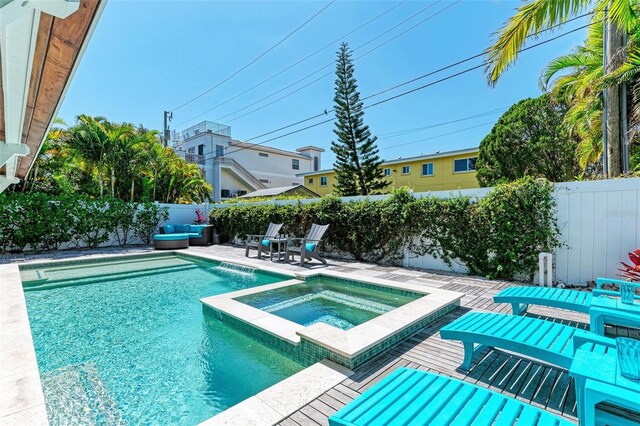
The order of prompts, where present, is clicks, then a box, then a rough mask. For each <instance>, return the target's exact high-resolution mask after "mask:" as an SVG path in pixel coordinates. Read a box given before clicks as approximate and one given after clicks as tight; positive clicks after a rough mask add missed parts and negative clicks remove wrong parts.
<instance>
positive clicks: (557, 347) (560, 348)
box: [549, 328, 576, 353]
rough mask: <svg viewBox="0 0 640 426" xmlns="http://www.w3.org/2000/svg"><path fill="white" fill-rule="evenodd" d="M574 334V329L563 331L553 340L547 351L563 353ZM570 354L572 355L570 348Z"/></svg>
mask: <svg viewBox="0 0 640 426" xmlns="http://www.w3.org/2000/svg"><path fill="white" fill-rule="evenodd" d="M575 333H576V330H575V329H571V328H565V329H563V330H562V331H561V332H560V334H559V335H558V337H557V338H556V339H555V342H553V344H552V345H551V346H550V347H549V350H551V351H554V352H556V351H557V352H561V353H564V350H565V349H566V348H568V347H569V346H570V343H571V341H572V340H573V335H574V334H575ZM571 352H572V353H573V352H574V351H573V348H571Z"/></svg>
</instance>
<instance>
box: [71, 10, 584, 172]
mask: <svg viewBox="0 0 640 426" xmlns="http://www.w3.org/2000/svg"><path fill="white" fill-rule="evenodd" d="M328 3H329V2H328V1H326V2H316V1H281V2H272V1H259V2H249V1H227V2H217V1H177V0H175V1H122V0H110V1H109V2H108V4H107V6H106V8H105V10H104V13H103V15H102V18H101V20H100V22H99V24H98V26H97V28H96V31H95V32H94V34H93V37H92V39H91V41H90V43H89V46H88V48H87V50H86V52H85V55H84V57H83V60H82V62H81V64H80V66H79V67H78V70H77V72H76V74H75V77H74V80H73V82H72V83H71V86H70V88H69V90H68V92H67V95H66V98H65V100H64V102H63V104H62V107H61V110H60V112H59V116H60V117H62V118H63V119H65V120H66V121H67V123H69V124H71V123H72V122H73V120H74V117H75V116H77V115H78V114H81V113H85V114H92V115H102V116H106V117H107V118H109V119H110V120H114V121H127V122H133V123H143V124H144V125H145V126H146V127H150V128H157V129H161V127H162V117H163V115H162V114H163V111H164V110H173V111H174V118H173V122H172V125H171V127H172V128H174V129H177V130H182V129H184V128H186V127H188V126H190V125H192V124H196V123H198V122H199V121H202V120H204V119H207V120H211V121H218V122H221V123H224V124H229V125H230V126H231V129H232V130H231V132H232V137H234V138H235V139H240V140H247V139H250V138H254V137H255V136H258V135H261V134H263V133H266V132H269V131H271V130H274V129H277V128H279V127H282V126H286V125H288V124H291V123H293V122H296V121H298V120H302V119H305V118H307V117H310V116H313V115H316V114H319V113H322V112H323V111H324V110H325V109H328V110H329V109H331V108H332V107H333V90H334V89H333V84H334V77H333V75H330V76H328V77H325V78H323V79H321V80H319V81H317V82H316V83H314V84H311V85H310V86H308V87H306V88H304V89H302V90H300V91H298V92H297V93H294V94H292V95H291V96H288V97H286V98H284V99H282V100H280V101H278V102H276V103H274V104H273V105H270V106H268V107H266V108H264V109H261V110H259V111H256V112H254V113H251V114H248V115H246V116H244V117H238V116H240V115H242V114H245V113H247V112H250V111H252V110H253V109H255V108H258V107H260V106H262V105H264V104H266V103H268V102H270V101H273V100H274V99H277V98H279V97H281V96H282V95H285V94H287V93H289V92H290V91H293V90H295V89H297V88H298V87H300V86H303V85H305V84H308V83H309V82H311V81H312V80H314V79H316V78H318V77H320V76H322V75H323V74H325V73H327V72H330V71H333V65H332V66H330V67H328V68H326V69H325V70H323V71H321V72H319V73H317V74H315V75H313V76H312V77H310V78H308V79H306V80H304V81H303V82H301V83H299V84H298V85H296V86H293V87H291V88H290V89H288V90H286V91H283V92H281V93H280V94H278V95H275V96H273V97H271V98H268V99H267V100H265V101H263V102H261V103H257V104H256V105H254V106H253V107H249V108H247V109H244V110H243V111H242V112H238V113H235V114H232V113H233V112H234V111H237V110H240V109H242V108H245V107H246V106H248V105H249V104H251V103H253V102H256V101H257V100H259V99H261V98H263V97H265V96H267V95H270V94H272V93H274V92H276V91H278V90H280V89H282V88H283V87H285V86H287V85H289V84H291V83H293V82H294V81H296V80H299V79H301V78H303V77H305V76H307V75H308V74H311V73H313V72H314V71H316V70H318V69H319V68H321V67H323V66H325V65H327V64H329V63H331V62H332V61H334V60H335V52H336V50H337V49H338V47H339V43H338V42H336V43H333V44H332V45H331V47H329V48H326V49H324V50H322V51H321V52H319V53H317V54H316V55H314V56H313V57H312V58H310V59H308V60H306V61H304V62H303V63H301V64H299V65H297V66H295V67H294V68H292V69H290V70H289V71H287V72H285V73H282V74H281V75H279V76H277V77H275V78H273V79H272V80H270V81H268V82H267V83H265V84H263V85H261V86H260V87H258V88H256V89H254V90H252V91H250V92H248V93H246V94H244V95H242V96H240V97H238V98H237V99H234V100H232V101H229V102H226V103H224V104H222V105H220V104H221V103H223V102H225V101H226V100H227V99H229V98H231V97H234V96H236V95H238V94H239V93H240V92H242V91H244V90H246V89H248V88H250V87H251V86H253V85H255V84H257V83H259V82H261V81H263V80H264V79H266V78H268V77H270V76H272V75H273V74H275V73H277V72H279V71H281V70H282V69H284V68H286V67H287V66H289V65H291V64H293V63H295V62H296V61H298V60H299V59H301V58H303V57H305V56H307V55H309V54H310V53H313V52H315V51H316V50H317V49H320V48H321V47H323V46H325V45H327V44H330V43H331V42H333V41H335V40H337V39H341V40H342V36H343V35H344V34H347V33H349V32H351V31H352V30H354V29H355V28H357V27H359V26H361V25H362V24H364V23H365V22H367V21H369V20H370V19H372V18H374V17H376V16H377V15H379V14H381V13H382V12H384V11H386V10H388V9H390V8H391V7H393V6H394V5H397V4H398V3H397V2H388V1H379V2H372V1H336V2H335V3H333V4H332V5H330V6H329V7H328V8H327V9H326V10H324V11H323V12H322V13H321V14H320V15H318V16H317V17H316V18H315V19H313V20H312V21H311V22H310V23H308V24H307V25H306V26H304V27H303V28H302V29H300V30H299V31H298V32H296V33H295V34H294V35H293V36H291V37H290V38H289V39H287V40H286V41H285V42H283V43H282V44H281V45H279V46H278V47H277V48H275V49H274V50H273V51H271V52H270V53H268V54H267V55H265V56H264V57H262V58H261V59H260V60H258V61H257V62H256V63H255V64H253V65H252V66H250V67H249V68H247V69H246V70H244V71H243V72H241V73H239V74H238V75H236V76H235V77H233V78H232V79H230V80H229V81H227V82H226V83H224V84H222V85H220V86H219V87H217V88H216V89H215V90H212V91H211V92H210V93H208V94H206V95H205V96H202V97H201V98H199V99H197V100H196V101H194V102H192V103H190V104H188V105H186V106H184V107H182V108H178V109H176V107H178V106H180V105H181V104H183V103H185V102H186V101H188V100H190V99H192V98H194V97H195V96H197V95H199V94H200V93H202V92H204V91H206V90H208V89H210V88H211V87H213V86H214V85H216V84H217V83H219V82H221V81H222V80H224V79H225V78H227V77H229V76H230V75H231V74H233V73H234V72H235V71H237V70H238V69H240V68H242V67H243V66H245V65H246V64H247V63H249V62H250V61H251V60H253V59H254V58H256V57H257V56H258V55H260V54H261V53H262V52H264V51H266V50H267V49H269V48H270V47H272V46H273V45H274V44H275V43H277V42H278V41H279V40H281V39H282V38H283V37H284V36H285V35H287V34H288V33H289V32H291V31H292V30H293V29H294V28H296V27H298V26H299V25H301V24H302V23H303V22H305V21H306V20H307V19H308V18H310V17H311V16H312V15H314V14H315V13H316V12H317V11H319V10H320V9H321V8H323V7H324V6H325V5H327V4H328ZM519 4H520V2H516V1H488V0H487V1H482V0H462V1H460V2H458V3H456V4H454V2H453V1H450V0H441V1H439V2H437V1H428V2H427V1H407V2H405V3H402V4H400V5H398V6H397V7H395V8H394V9H393V10H391V11H390V12H388V13H387V14H385V15H384V16H382V17H381V18H379V19H377V20H375V21H374V22H371V23H370V24H368V25H366V26H364V27H363V28H361V29H360V30H358V31H356V32H354V33H353V34H351V35H349V36H348V37H346V38H344V41H347V42H348V43H349V45H350V46H351V47H352V48H353V49H356V48H358V47H359V46H361V45H363V44H364V43H366V42H367V41H369V40H371V39H372V38H374V37H376V36H378V35H379V34H381V33H383V32H385V31H387V30H389V29H390V28H392V27H393V26H395V25H397V24H399V23H400V22H401V21H403V20H405V19H407V18H409V17H410V16H412V15H414V14H417V13H418V12H420V11H421V10H422V9H424V8H426V7H427V6H430V8H429V9H428V10H425V11H424V12H422V13H420V14H418V15H417V16H415V17H414V18H412V19H410V20H408V21H407V22H406V23H404V24H403V25H400V26H399V27H397V28H396V29H395V30H392V31H390V32H389V33H387V34H386V35H384V36H382V37H380V38H377V39H376V40H375V41H373V42H370V43H369V44H367V45H365V46H364V47H362V48H360V49H358V50H356V51H355V53H354V57H355V58H356V60H355V68H356V78H357V79H358V84H359V89H360V92H361V95H362V96H363V97H366V96H367V95H370V94H372V93H375V92H378V91H380V90H383V89H386V88H389V87H392V86H394V85H396V84H398V83H402V82H404V81H407V80H410V79H412V78H415V77H417V76H420V75H423V74H426V73H428V72H430V71H433V70H435V69H438V68H441V67H443V66H446V65H449V64H451V63H454V62H456V61H458V60H460V59H464V58H466V57H469V56H472V55H474V54H476V53H479V52H481V51H482V50H483V49H485V48H486V47H487V46H489V44H490V42H491V40H492V33H493V32H495V31H496V30H497V29H498V28H500V27H501V26H502V24H503V23H504V22H505V21H506V20H507V18H508V17H509V16H511V15H512V14H513V12H514V9H515V8H516V7H517V6H518V5H519ZM445 8H446V10H444V11H442V12H441V13H439V14H438V15H437V16H434V17H433V18H431V19H428V20H426V21H425V22H423V23H421V24H419V22H420V21H423V20H425V19H427V18H429V16H431V15H433V14H434V13H436V12H438V11H440V10H443V9H445ZM583 24H584V22H582V21H575V22H572V23H569V24H568V25H567V26H566V29H560V30H558V31H557V32H556V33H554V34H555V35H557V34H559V33H561V32H563V31H566V30H570V29H572V28H575V27H578V26H581V25H583ZM414 25H417V26H416V27H415V28H413V29H412V30H409V31H408V32H406V33H405V34H403V35H401V36H399V37H397V38H396V39H395V40H393V41H391V42H389V43H387V44H385V45H384V46H382V47H380V48H378V49H376V50H374V51H372V52H371V53H368V54H366V55H364V56H363V57H362V58H359V59H358V58H357V57H358V56H359V55H361V54H363V53H366V52H367V51H369V50H370V49H373V48H375V47H377V46H378V45H380V44H383V43H385V42H386V41H388V40H389V39H391V38H393V37H395V36H396V35H398V34H400V33H401V32H403V31H405V30H407V29H408V28H410V27H412V26H414ZM585 31H586V30H581V31H578V32H576V33H574V34H571V35H568V36H567V37H563V38H561V39H558V40H556V41H553V42H550V43H548V44H546V45H543V46H540V47H537V48H535V49H532V50H531V51H529V52H525V53H523V54H522V55H521V58H520V59H519V61H518V62H517V63H516V65H515V66H514V67H513V68H512V69H511V70H509V71H508V72H507V73H506V74H505V75H504V76H503V78H502V79H501V80H500V81H499V83H498V85H497V87H495V88H491V87H489V86H488V85H487V84H486V80H485V77H484V75H483V74H482V71H481V70H476V71H473V72H470V73H467V74H465V75H463V76H460V77H457V78H453V79H450V80H448V81H446V82H443V83H440V84H436V85H434V86H432V87H429V88H427V89H424V90H420V91H418V92H416V93H413V94H410V95H407V96H403V97H401V98H399V99H396V100H394V101H390V102H387V103H385V104H382V105H379V106H376V107H372V108H370V109H367V110H366V113H365V122H366V124H368V125H369V126H370V128H371V131H372V132H373V134H375V135H378V136H379V141H378V146H379V148H380V153H381V156H382V157H383V158H385V159H392V158H397V157H407V156H414V155H420V154H428V153H432V152H435V151H447V150H452V149H460V148H467V147H473V146H477V145H478V144H479V143H480V141H481V140H482V138H483V137H484V136H485V135H486V134H487V133H488V132H489V130H490V129H491V124H492V123H494V122H495V121H496V120H497V119H498V117H499V116H500V113H499V112H498V113H496V111H497V110H499V109H501V108H505V107H508V106H510V105H511V104H513V103H514V102H517V101H518V100H520V99H523V98H526V97H533V96H538V95H539V94H540V89H539V87H538V77H539V75H540V71H541V69H542V68H543V66H544V65H545V64H546V63H547V62H548V61H549V60H550V59H552V58H554V57H556V56H559V55H561V54H564V53H566V52H568V51H569V50H571V49H572V48H573V47H574V46H576V45H577V44H579V43H580V42H581V41H582V40H583V39H584V37H585V34H586V33H585ZM554 34H552V35H554ZM540 40H544V37H543V38H541V39H540ZM540 40H537V41H540ZM537 41H532V43H535V42H537ZM476 64H477V62H469V63H466V64H463V65H461V66H459V67H456V68H453V69H450V70H447V71H445V72H443V73H440V74H437V75H434V76H432V77H428V78H425V79H423V80H421V81H419V82H416V83H414V84H411V85H407V86H404V87H402V88H400V89H397V90H394V91H390V92H388V93H385V94H384V95H381V96H378V97H375V98H372V99H371V100H370V101H365V105H367V104H369V103H372V102H374V101H378V100H380V99H384V98H386V97H388V96H393V95H395V94H398V93H401V92H403V91H405V90H409V89H411V88H414V87H417V86H420V85H422V84H426V83H429V82H431V81H435V80H438V79H440V78H442V77H445V76H447V75H450V74H453V73H455V72H458V71H461V70H463V69H465V68H467V67H470V66H473V65H476ZM217 105H219V106H217ZM214 107H215V108H214ZM212 108H213V109H212ZM209 109H212V110H211V111H210V112H207V113H205V114H204V115H202V116H201V117H196V116H198V115H200V114H203V113H204V112H205V111H207V110H209ZM486 112H489V114H487V115H484V116H481V117H476V118H473V119H470V120H465V121H461V122H457V123H451V124H447V125H442V126H438V127H433V128H430V129H424V130H422V131H416V132H410V133H403V132H402V131H404V130H408V129H415V128H420V127H426V126H430V125H433V124H439V123H443V122H448V121H452V120H457V119H460V118H465V117H469V116H474V115H478V114H483V113H486ZM225 116H226V117H225ZM194 117H196V118H194ZM321 120H322V118H320V119H317V120H311V121H309V122H307V123H305V125H309V124H313V123H315V122H318V121H321ZM302 126H303V125H301V126H297V127H293V128H291V129H287V131H291V130H295V129H296V128H299V127H302ZM332 129H333V124H332V123H327V124H324V125H321V126H318V127H314V128H312V129H309V130H307V131H304V132H300V133H297V134H294V135H291V136H287V137H284V138H281V139H278V140H275V141H271V142H268V145H271V146H275V147H279V148H284V149H295V148H297V147H301V146H305V145H316V146H320V147H323V148H325V149H327V151H328V152H327V153H325V155H324V157H323V162H322V163H323V164H322V167H323V168H329V167H331V165H332V162H333V159H334V156H333V154H332V153H331V152H329V147H330V143H331V141H332V140H333V139H334V134H333V132H332ZM281 133H286V131H283V132H281ZM281 133H275V134H273V135H270V136H269V137H273V136H278V135H279V134H281ZM390 136H391V137H390ZM269 137H265V138H259V139H254V140H252V142H261V141H264V140H266V139H268V138H269Z"/></svg>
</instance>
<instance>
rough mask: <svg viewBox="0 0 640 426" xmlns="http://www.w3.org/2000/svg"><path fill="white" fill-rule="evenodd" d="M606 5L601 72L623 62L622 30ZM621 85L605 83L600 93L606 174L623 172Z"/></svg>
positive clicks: (605, 71) (611, 174) (610, 175)
mask: <svg viewBox="0 0 640 426" xmlns="http://www.w3.org/2000/svg"><path fill="white" fill-rule="evenodd" d="M608 12H609V11H608V8H607V9H605V13H604V19H605V22H604V37H603V39H604V49H603V50H604V58H603V59H604V64H603V69H604V74H605V75H607V74H609V73H610V72H612V71H614V70H616V69H617V68H618V67H620V65H622V63H623V62H624V49H623V33H622V31H621V30H620V28H618V25H617V24H616V23H615V22H613V21H612V20H611V17H610V16H609V13H608ZM620 92H621V91H620V86H619V85H616V86H613V87H606V88H605V89H604V94H603V95H604V96H603V101H604V105H603V116H602V121H603V123H602V124H603V127H604V129H603V135H602V138H603V163H604V164H603V166H604V169H603V170H604V174H605V176H607V177H617V176H619V175H620V174H621V173H622V149H621V148H622V133H623V129H622V128H623V126H622V125H621V123H622V120H623V118H622V117H621V115H622V114H621V98H622V96H620V95H621V93H620Z"/></svg>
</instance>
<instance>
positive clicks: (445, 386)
mask: <svg viewBox="0 0 640 426" xmlns="http://www.w3.org/2000/svg"><path fill="white" fill-rule="evenodd" d="M409 424H411V425H433V426H439V425H456V426H458V425H460V426H464V425H475V424H483V425H502V426H506V425H508V426H512V425H515V424H518V425H525V424H526V425H554V426H556V425H557V426H560V425H562V426H569V425H571V426H575V425H574V424H573V423H571V422H569V421H568V420H565V419H562V418H560V417H558V416H555V415H553V414H551V413H549V412H546V411H544V410H542V409H540V408H536V407H533V406H531V405H529V404H526V403H524V402H522V401H518V400H516V399H513V398H510V397H507V396H504V395H501V394H499V393H496V392H493V391H490V390H487V389H484V388H481V387H479V386H476V385H472V384H470V383H465V382H462V381H460V380H457V379H452V378H450V377H445V376H441V375H438V374H433V373H427V372H425V371H418V370H413V369H410V368H398V369H397V370H395V371H394V372H393V373H391V374H390V375H389V376H387V377H385V378H384V379H383V380H381V381H380V382H379V383H377V384H376V385H375V386H373V387H372V388H371V389H369V390H367V391H366V392H365V393H363V394H362V395H360V396H359V397H358V398H356V399H354V400H353V401H352V402H350V403H349V404H348V405H347V406H345V407H344V408H342V409H341V410H340V411H338V412H337V413H336V414H334V415H333V416H331V417H330V418H329V425H330V426H365V425H366V426H387V425H409Z"/></svg>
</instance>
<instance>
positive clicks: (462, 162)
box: [453, 157, 478, 173]
mask: <svg viewBox="0 0 640 426" xmlns="http://www.w3.org/2000/svg"><path fill="white" fill-rule="evenodd" d="M477 159H478V157H470V158H460V159H458V160H453V171H454V173H459V172H471V171H474V170H475V169H476V160H477Z"/></svg>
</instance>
